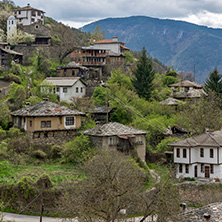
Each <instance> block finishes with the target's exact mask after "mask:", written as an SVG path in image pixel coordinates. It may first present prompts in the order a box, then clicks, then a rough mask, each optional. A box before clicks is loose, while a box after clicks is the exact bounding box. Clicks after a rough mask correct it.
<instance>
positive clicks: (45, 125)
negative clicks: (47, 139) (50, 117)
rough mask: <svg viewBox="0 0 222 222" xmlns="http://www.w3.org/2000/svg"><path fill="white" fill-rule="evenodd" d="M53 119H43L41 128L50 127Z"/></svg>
mask: <svg viewBox="0 0 222 222" xmlns="http://www.w3.org/2000/svg"><path fill="white" fill-rule="evenodd" d="M50 127H51V121H41V128H50Z"/></svg>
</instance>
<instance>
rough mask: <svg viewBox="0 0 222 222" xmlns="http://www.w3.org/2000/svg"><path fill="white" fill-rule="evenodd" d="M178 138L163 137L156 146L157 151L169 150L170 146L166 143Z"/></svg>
mask: <svg viewBox="0 0 222 222" xmlns="http://www.w3.org/2000/svg"><path fill="white" fill-rule="evenodd" d="M178 140H180V139H179V138H177V137H170V138H167V139H164V140H162V141H161V142H160V143H159V144H158V145H157V146H156V148H157V152H159V153H163V152H165V151H169V150H170V147H169V146H168V145H167V144H168V143H172V142H175V141H178Z"/></svg>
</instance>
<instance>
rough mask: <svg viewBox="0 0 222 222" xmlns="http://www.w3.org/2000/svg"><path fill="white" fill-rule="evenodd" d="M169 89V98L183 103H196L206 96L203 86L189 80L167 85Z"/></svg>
mask: <svg viewBox="0 0 222 222" xmlns="http://www.w3.org/2000/svg"><path fill="white" fill-rule="evenodd" d="M169 87H170V88H171V96H172V97H173V98H175V99H178V100H183V101H187V100H188V101H189V100H190V101H196V100H197V99H199V98H201V97H202V96H206V95H207V94H206V93H205V92H204V90H203V86H202V85H200V84H198V83H196V82H191V81H189V80H181V81H180V82H177V83H174V84H171V85H169Z"/></svg>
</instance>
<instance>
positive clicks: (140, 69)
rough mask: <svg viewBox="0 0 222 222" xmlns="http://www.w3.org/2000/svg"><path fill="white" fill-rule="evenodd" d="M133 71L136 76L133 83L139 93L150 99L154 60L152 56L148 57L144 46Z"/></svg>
mask: <svg viewBox="0 0 222 222" xmlns="http://www.w3.org/2000/svg"><path fill="white" fill-rule="evenodd" d="M133 73H134V75H135V78H133V79H132V83H133V86H134V87H135V89H136V91H137V93H138V95H139V96H141V97H144V98H145V99H146V100H149V99H150V96H151V92H152V89H153V79H154V71H153V65H152V60H151V58H150V57H149V58H148V57H147V53H146V49H145V48H144V47H143V50H142V53H141V55H140V57H139V59H138V61H137V64H136V69H135V70H134V71H133Z"/></svg>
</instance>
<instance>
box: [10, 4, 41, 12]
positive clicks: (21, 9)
mask: <svg viewBox="0 0 222 222" xmlns="http://www.w3.org/2000/svg"><path fill="white" fill-rule="evenodd" d="M30 10H34V11H39V12H43V13H45V12H44V11H42V10H40V9H36V8H33V7H31V6H30V5H29V4H28V5H27V6H25V7H22V8H17V9H14V11H30Z"/></svg>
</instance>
